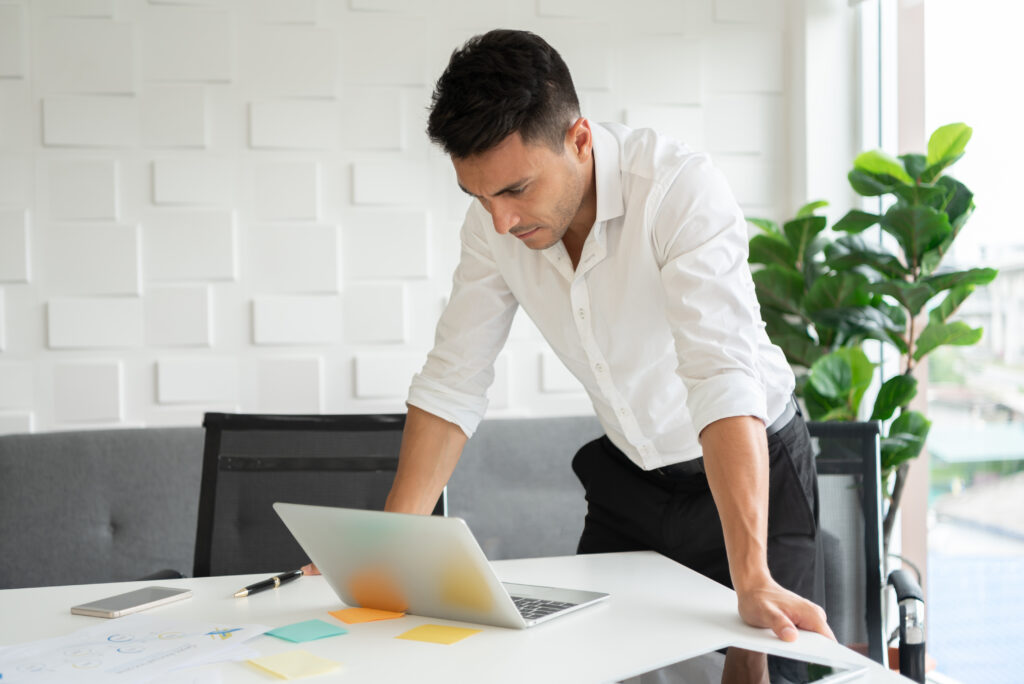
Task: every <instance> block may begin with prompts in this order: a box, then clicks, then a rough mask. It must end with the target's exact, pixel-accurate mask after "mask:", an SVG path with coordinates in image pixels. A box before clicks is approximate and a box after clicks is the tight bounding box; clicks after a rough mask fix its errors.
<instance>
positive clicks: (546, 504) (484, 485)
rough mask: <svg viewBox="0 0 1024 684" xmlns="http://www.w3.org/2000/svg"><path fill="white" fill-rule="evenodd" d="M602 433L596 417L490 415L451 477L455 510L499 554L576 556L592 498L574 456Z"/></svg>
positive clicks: (493, 554) (494, 554) (488, 551)
mask: <svg viewBox="0 0 1024 684" xmlns="http://www.w3.org/2000/svg"><path fill="white" fill-rule="evenodd" d="M602 434H603V431H602V430H601V426H600V424H599V423H598V421H597V418H595V417H593V416H570V417H557V418H520V419H514V418H510V419H500V418H495V419H488V420H485V421H483V422H482V423H480V427H479V428H478V429H477V431H476V433H475V434H474V435H473V437H472V439H470V440H469V442H468V443H467V444H466V449H465V451H463V454H462V458H461V459H460V460H459V464H458V466H457V467H456V468H455V473H454V474H453V475H452V478H451V480H450V482H449V483H448V514H449V515H453V516H457V517H460V518H465V520H466V522H467V523H468V524H469V527H470V529H471V530H472V531H473V534H474V535H475V536H476V538H477V540H478V541H479V542H480V546H481V547H483V550H484V553H485V554H486V555H487V557H488V558H489V559H491V560H500V559H503V558H535V557H538V556H566V555H572V554H574V553H575V552H576V543H577V542H578V541H579V537H580V533H581V532H582V531H583V518H584V516H585V515H586V513H587V504H586V501H585V500H584V498H583V487H582V486H581V485H580V483H579V481H578V480H577V479H576V476H575V475H574V474H573V472H572V465H571V464H572V457H573V456H574V455H575V454H576V451H578V450H579V448H580V447H581V446H583V445H584V444H585V443H587V442H589V441H591V440H593V439H596V438H597V437H600V436H601V435H602Z"/></svg>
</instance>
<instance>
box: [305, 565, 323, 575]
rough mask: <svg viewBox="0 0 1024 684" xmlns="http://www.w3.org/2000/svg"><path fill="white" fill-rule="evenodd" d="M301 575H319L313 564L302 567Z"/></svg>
mask: <svg viewBox="0 0 1024 684" xmlns="http://www.w3.org/2000/svg"><path fill="white" fill-rule="evenodd" d="M302 574H303V575H319V574H320V570H319V569H318V568H317V567H316V564H315V563H310V564H309V565H303V566H302Z"/></svg>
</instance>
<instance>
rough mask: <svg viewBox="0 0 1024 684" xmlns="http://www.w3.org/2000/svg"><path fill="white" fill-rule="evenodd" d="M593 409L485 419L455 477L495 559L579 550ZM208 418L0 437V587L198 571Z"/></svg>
mask: <svg viewBox="0 0 1024 684" xmlns="http://www.w3.org/2000/svg"><path fill="white" fill-rule="evenodd" d="M600 434H601V429H600V426H599V425H598V423H597V420H596V419H594V418H592V417H560V418H522V419H493V420H485V421H484V422H483V423H482V424H481V426H480V429H479V430H478V431H477V433H476V434H475V435H474V436H473V438H472V439H471V440H470V441H469V443H468V445H467V447H466V450H465V452H464V454H463V457H462V460H461V461H460V463H459V466H458V468H457V469H456V471H455V475H454V476H453V477H452V480H451V482H450V483H449V486H448V512H449V515H455V516H459V517H462V518H465V519H466V521H467V522H468V523H469V525H470V527H471V528H472V530H473V531H474V533H475V534H476V536H477V538H478V540H479V541H480V544H481V546H482V547H483V548H484V551H485V552H486V553H487V555H488V557H489V558H491V559H492V560H496V559H500V558H523V557H533V556H550V555H563V554H571V553H573V552H574V550H575V545H576V540H577V538H578V536H579V533H580V530H581V529H582V527H583V516H584V513H585V512H586V505H585V502H584V500H583V490H582V487H580V485H579V483H578V482H577V481H576V478H575V476H574V475H573V473H572V470H571V468H570V460H571V458H572V456H573V454H574V453H575V451H576V449H578V448H579V447H580V446H581V445H583V444H584V443H585V442H587V441H589V440H591V439H593V438H595V437H597V436H599V435H600ZM203 437H204V435H203V430H202V428H143V429H119V430H89V431H73V432H54V433H40V434H30V435H7V436H2V437H0V589H10V588H15V587H30V586H49V585H55V584H78V583H87V582H108V581H120V580H127V579H135V578H139V577H142V576H145V575H147V574H149V573H152V572H154V571H156V570H160V569H164V568H171V569H176V570H179V571H181V572H183V573H185V574H190V573H191V569H192V559H193V554H194V545H195V534H196V516H197V508H198V503H199V484H200V474H201V466H202V454H203Z"/></svg>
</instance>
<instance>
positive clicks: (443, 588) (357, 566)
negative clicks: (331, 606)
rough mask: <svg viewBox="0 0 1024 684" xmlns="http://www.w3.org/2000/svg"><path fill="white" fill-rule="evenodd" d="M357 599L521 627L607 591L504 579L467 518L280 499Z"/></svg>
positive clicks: (323, 562)
mask: <svg viewBox="0 0 1024 684" xmlns="http://www.w3.org/2000/svg"><path fill="white" fill-rule="evenodd" d="M274 510H275V511H277V514H278V515H279V516H281V519H282V520H283V521H284V524H285V525H287V526H288V529H289V530H290V531H291V533H292V535H293V536H294V537H295V539H296V541H298V542H299V545H300V546H302V548H303V550H304V551H305V552H306V553H307V554H309V558H310V560H312V561H313V562H314V563H316V566H317V567H318V568H319V569H320V572H321V573H322V574H323V575H324V577H325V578H326V579H327V583H328V584H330V585H331V588H332V589H333V590H334V593H335V594H337V595H338V597H339V598H341V600H342V601H344V602H345V603H347V604H348V605H350V606H361V607H363V608H378V609H381V610H393V611H399V612H408V613H413V614H415V615H423V616H426V617H434V618H444V619H447V620H458V621H461V622H475V623H479V624H485V625H495V626H497V627H512V628H518V629H522V628H525V627H532V626H534V625H536V624H539V623H541V622H545V621H547V620H551V619H554V618H556V617H559V616H561V615H565V614H566V613H570V612H572V611H574V610H579V609H580V608H583V607H584V606H589V605H592V604H594V603H596V602H598V601H600V600H602V599H605V598H607V597H608V594H603V593H600V592H594V591H580V590H575V589H557V588H554V587H538V586H531V585H524V584H503V583H502V582H500V581H499V580H498V578H497V577H496V576H495V574H494V570H493V569H492V568H491V564H490V563H489V562H488V561H487V558H486V557H485V556H484V552H483V551H482V550H481V549H480V545H479V544H477V542H476V539H474V538H473V534H472V532H470V531H469V526H467V525H466V522H465V521H464V520H462V519H461V518H443V517H440V516H434V515H406V514H403V513H385V512H382V511H365V510H355V509H350V508H331V507H327V506H305V505H301V504H288V503H275V504H274Z"/></svg>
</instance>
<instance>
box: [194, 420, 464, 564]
mask: <svg viewBox="0 0 1024 684" xmlns="http://www.w3.org/2000/svg"><path fill="white" fill-rule="evenodd" d="M404 426H405V415H404V414H387V415H307V416H303V415H255V414H230V413H207V414H206V416H205V417H204V419H203V427H204V428H205V429H206V444H205V447H204V451H203V475H202V484H201V488H200V496H199V518H198V523H197V529H196V550H195V564H194V566H193V574H194V575H195V576H196V577H207V576H211V575H234V574H247V573H262V572H267V573H269V572H277V571H282V570H292V569H295V568H298V567H301V566H302V565H304V564H306V563H308V562H309V560H308V558H307V556H306V554H305V553H304V552H303V550H302V548H301V547H300V546H299V545H298V543H297V542H296V541H295V540H294V539H293V538H292V535H291V533H289V532H288V529H287V528H286V527H285V526H284V523H282V522H281V520H280V518H278V516H277V514H276V513H275V512H274V510H273V508H272V505H273V504H274V502H277V501H284V502H289V503H304V504H315V505H323V506H341V507H345V508H364V509H376V510H381V509H383V508H384V502H385V499H386V498H387V494H388V491H389V490H390V488H391V482H392V480H393V479H394V475H395V470H396V469H397V467H398V451H399V446H400V445H401V440H402V428H403V427H404ZM444 506H445V496H444V494H442V496H441V498H440V500H439V501H438V505H437V508H436V509H435V513H437V514H442V515H443V514H444Z"/></svg>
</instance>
